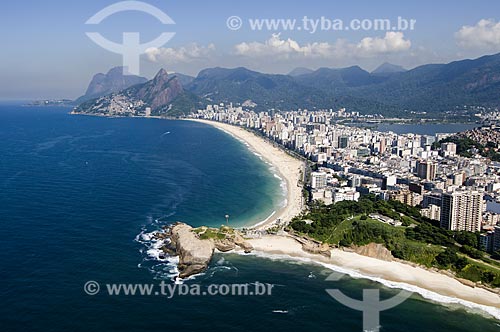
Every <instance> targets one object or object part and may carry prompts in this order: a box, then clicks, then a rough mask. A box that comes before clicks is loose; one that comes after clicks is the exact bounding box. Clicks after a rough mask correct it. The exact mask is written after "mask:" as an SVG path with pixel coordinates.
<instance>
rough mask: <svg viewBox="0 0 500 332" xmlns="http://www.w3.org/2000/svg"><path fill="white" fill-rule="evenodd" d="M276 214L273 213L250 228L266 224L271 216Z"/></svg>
mask: <svg viewBox="0 0 500 332" xmlns="http://www.w3.org/2000/svg"><path fill="white" fill-rule="evenodd" d="M275 213H276V210H275V211H273V212H272V213H271V214H270V215H269V216H268V217H267V218H266V219H264V220H262V221H259V222H258V223H256V224H255V225H253V226H252V227H258V226H260V225H262V224H264V223H266V222H267V221H268V220H269V219H271V217H272V216H274V214H275Z"/></svg>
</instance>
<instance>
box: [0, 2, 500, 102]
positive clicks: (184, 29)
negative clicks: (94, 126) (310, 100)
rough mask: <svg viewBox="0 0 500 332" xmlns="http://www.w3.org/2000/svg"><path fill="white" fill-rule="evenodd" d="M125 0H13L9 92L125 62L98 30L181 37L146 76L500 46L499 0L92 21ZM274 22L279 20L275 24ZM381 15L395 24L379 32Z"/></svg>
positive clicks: (73, 86)
mask: <svg viewBox="0 0 500 332" xmlns="http://www.w3.org/2000/svg"><path fill="white" fill-rule="evenodd" d="M117 2H119V1H108V0H85V1H62V0H44V1H35V0H18V1H9V2H6V1H4V2H2V4H1V5H0V28H1V31H2V34H1V36H0V45H2V51H1V52H0V75H1V76H0V78H1V79H0V99H2V100H9V99H11V100H20V99H44V98H70V99H74V98H76V97H78V96H80V95H82V94H83V93H84V92H85V89H86V87H87V85H88V83H89V82H90V80H91V78H92V77H93V75H94V74H96V73H99V72H107V71H108V70H109V69H110V68H112V67H115V66H121V65H123V64H124V61H123V56H122V54H119V53H113V52H111V51H109V50H108V49H106V48H103V47H102V46H100V45H98V44H97V43H95V42H94V41H93V40H91V38H89V37H88V36H87V35H86V33H87V32H98V33H100V34H101V35H102V37H103V38H104V39H107V40H110V41H113V42H115V43H121V42H122V40H123V33H124V32H137V33H139V35H140V43H146V42H149V41H152V40H154V39H155V38H157V37H158V36H159V35H160V34H162V33H164V32H171V33H175V35H173V37H172V38H171V39H170V40H168V41H167V42H165V43H163V44H161V45H156V44H155V45H153V46H151V45H149V46H151V47H147V48H146V49H141V52H142V53H143V54H142V55H141V56H140V67H139V72H138V73H139V74H140V75H141V76H145V77H147V78H151V77H152V76H154V74H155V72H157V71H158V70H159V69H160V68H165V69H166V70H167V71H169V72H173V71H175V72H179V73H184V74H189V75H197V73H198V72H199V71H200V70H202V69H204V68H208V67H216V66H219V67H229V68H231V67H240V66H244V67H247V68H250V69H252V70H257V71H262V72H268V73H288V72H290V71H291V70H292V69H294V68H296V67H307V68H311V69H317V68H319V67H331V68H341V67H347V66H352V65H359V66H360V67H362V68H364V69H366V70H368V71H371V70H373V69H374V68H376V67H377V66H378V65H380V64H382V63H384V62H390V63H393V64H396V65H401V66H403V67H405V68H407V69H411V68H414V67H416V66H419V65H423V64H428V63H447V62H451V61H455V60H461V59H466V58H476V57H479V56H482V55H486V54H493V53H498V52H500V17H499V16H500V2H499V1H494V0H492V1H486V0H476V1H467V0H466V1H460V2H457V1H448V0H441V1H436V0H432V1H428V0H419V1H384V0H379V1H368V0H367V1H362V0H359V1H356V0H351V1H345V0H342V1H337V0H323V1H319V0H306V1H303V0H297V1H293V0H288V1H284V0H275V1H273V0H252V1H236V0H232V1H229V0H220V1H219V0H212V1H206V0H205V1H202V0H182V1H180V0H146V1H144V2H146V3H147V4H150V5H152V6H154V7H156V8H157V9H158V10H160V11H161V12H163V13H165V14H167V15H168V17H170V18H171V19H172V20H173V22H175V24H162V22H161V21H160V20H159V19H158V18H157V17H154V16H151V15H150V14H148V13H144V12H140V11H135V10H128V11H122V12H116V13H114V14H112V15H109V16H108V17H106V18H104V19H103V20H102V21H101V22H100V23H99V24H95V25H90V24H85V23H86V22H87V20H88V19H89V18H91V17H92V16H93V15H95V14H96V13H98V12H99V11H101V10H102V9H103V8H105V7H107V6H110V5H113V4H116V3H117ZM129 4H130V3H129ZM127 8H129V7H127ZM230 17H232V18H231V19H229V18H230ZM235 17H236V18H235ZM398 17H399V18H401V19H400V21H401V22H402V21H406V22H407V23H409V22H410V21H412V20H413V21H414V26H413V29H410V27H409V25H408V26H407V28H406V29H404V24H403V25H402V24H400V25H399V26H397V22H398ZM266 19H267V20H275V21H274V23H278V25H277V26H270V27H267V26H266V21H262V20H266ZM280 19H285V20H288V23H293V28H291V25H290V24H288V25H286V26H283V25H282V24H283V23H286V22H287V21H279V20H280ZM258 20H261V21H258ZM293 20H295V21H293ZM377 20H378V21H381V20H388V21H389V22H390V24H389V25H388V28H384V27H383V26H382V27H381V28H380V29H376V28H375V26H376V25H377V24H378V23H377ZM259 22H260V23H262V22H264V23H263V28H261V29H258V24H257V23H259ZM270 22H271V23H273V22H272V21H267V23H270ZM304 22H305V23H304ZM362 22H363V24H364V26H361V23H362ZM314 25H315V26H316V29H315V30H314V29H313V27H314ZM346 27H347V28H346ZM393 28H394V29H393Z"/></svg>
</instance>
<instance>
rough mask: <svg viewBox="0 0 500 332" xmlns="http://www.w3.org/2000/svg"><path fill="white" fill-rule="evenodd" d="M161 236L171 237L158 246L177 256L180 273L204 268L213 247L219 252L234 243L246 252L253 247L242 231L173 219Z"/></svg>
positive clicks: (209, 259) (196, 271) (232, 247)
mask: <svg viewBox="0 0 500 332" xmlns="http://www.w3.org/2000/svg"><path fill="white" fill-rule="evenodd" d="M157 236H162V237H168V238H170V242H168V243H167V244H166V245H165V246H164V247H162V248H161V249H162V250H163V252H164V253H165V254H167V255H178V256H179V264H178V269H179V277H181V278H186V277H189V276H190V275H193V274H197V273H200V272H203V271H204V270H205V269H206V268H207V267H208V264H209V263H210V261H211V259H212V256H213V253H214V251H215V249H217V250H219V251H221V252H228V251H231V250H234V249H235V248H236V247H237V246H238V247H240V248H242V249H243V250H244V251H245V252H246V253H249V252H251V251H252V250H253V247H252V245H251V244H250V243H248V242H247V241H245V239H244V238H243V237H242V236H241V234H240V233H239V232H238V231H236V230H234V229H232V228H230V227H227V226H222V227H221V228H220V229H216V228H208V227H205V226H203V227H200V228H196V229H195V228H192V227H191V226H189V225H187V224H184V223H176V224H174V225H173V226H172V227H168V228H167V229H165V232H164V233H160V235H157Z"/></svg>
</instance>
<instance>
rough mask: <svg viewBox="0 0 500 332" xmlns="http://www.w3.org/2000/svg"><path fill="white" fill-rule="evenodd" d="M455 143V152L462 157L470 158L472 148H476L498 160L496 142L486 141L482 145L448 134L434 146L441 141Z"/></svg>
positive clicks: (485, 155) (479, 151) (466, 138)
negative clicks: (448, 135)
mask: <svg viewBox="0 0 500 332" xmlns="http://www.w3.org/2000/svg"><path fill="white" fill-rule="evenodd" d="M448 142H451V143H455V144H456V145H457V154H459V155H460V156H462V157H467V158H471V157H473V153H472V152H471V151H472V149H476V150H477V151H478V153H479V154H480V155H481V156H483V157H486V158H489V159H491V160H493V161H500V153H499V152H497V151H495V149H496V147H497V143H495V142H488V144H486V145H482V144H481V143H479V142H476V141H474V140H472V139H470V138H468V137H462V136H458V135H454V136H450V137H447V138H445V139H442V140H441V141H439V142H438V143H434V148H437V147H438V146H439V145H441V143H448Z"/></svg>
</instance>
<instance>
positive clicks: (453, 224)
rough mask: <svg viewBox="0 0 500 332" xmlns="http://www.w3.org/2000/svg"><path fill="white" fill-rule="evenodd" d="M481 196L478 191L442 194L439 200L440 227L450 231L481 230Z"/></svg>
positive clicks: (458, 191)
mask: <svg viewBox="0 0 500 332" xmlns="http://www.w3.org/2000/svg"><path fill="white" fill-rule="evenodd" d="M482 214H483V195H482V194H481V193H480V192H478V191H472V190H457V191H454V192H447V193H444V194H443V196H442V200H441V219H440V222H441V227H443V228H446V229H449V230H452V231H469V232H476V231H480V230H481V220H482Z"/></svg>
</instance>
